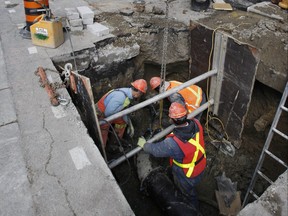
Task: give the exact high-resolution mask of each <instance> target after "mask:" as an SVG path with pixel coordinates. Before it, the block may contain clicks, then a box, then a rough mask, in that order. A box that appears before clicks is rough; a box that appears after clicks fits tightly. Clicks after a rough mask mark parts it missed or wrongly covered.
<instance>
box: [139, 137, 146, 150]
mask: <svg viewBox="0 0 288 216" xmlns="http://www.w3.org/2000/svg"><path fill="white" fill-rule="evenodd" d="M145 143H146V139H145V138H144V137H143V136H141V137H139V138H138V142H137V145H138V146H139V147H141V148H143V146H144V144H145Z"/></svg>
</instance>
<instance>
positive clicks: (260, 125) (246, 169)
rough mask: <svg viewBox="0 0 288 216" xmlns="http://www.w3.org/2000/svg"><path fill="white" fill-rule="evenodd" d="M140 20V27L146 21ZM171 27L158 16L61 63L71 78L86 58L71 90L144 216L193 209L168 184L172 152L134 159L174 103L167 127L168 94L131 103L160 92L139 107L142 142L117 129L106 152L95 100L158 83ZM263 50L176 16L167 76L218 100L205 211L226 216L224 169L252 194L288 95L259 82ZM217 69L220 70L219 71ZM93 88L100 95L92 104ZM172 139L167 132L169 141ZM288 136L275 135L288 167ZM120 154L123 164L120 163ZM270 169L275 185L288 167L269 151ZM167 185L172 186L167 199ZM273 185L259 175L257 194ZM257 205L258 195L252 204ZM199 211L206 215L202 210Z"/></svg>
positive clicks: (209, 125) (207, 119)
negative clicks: (220, 180)
mask: <svg viewBox="0 0 288 216" xmlns="http://www.w3.org/2000/svg"><path fill="white" fill-rule="evenodd" d="M108 17H109V16H107V19H108ZM139 19H141V18H139ZM134 22H135V23H137V22H139V23H140V21H139V20H137V21H135V20H134ZM135 23H133V25H135ZM139 23H138V24H139ZM164 31H165V20H162V19H155V20H154V19H151V20H150V22H149V23H146V25H144V26H143V28H140V30H139V32H138V35H137V37H136V36H135V35H134V34H131V33H127V34H126V33H125V32H121V33H120V34H119V35H118V37H116V38H107V39H104V40H102V41H100V42H98V43H95V48H94V49H86V50H82V51H77V52H75V57H73V56H71V55H65V56H58V57H54V58H53V59H52V60H53V63H54V65H55V67H56V68H57V69H58V71H59V72H60V74H62V75H63V68H65V65H67V63H71V64H72V65H73V69H74V68H75V63H76V65H77V66H76V68H77V70H78V74H76V73H73V76H74V79H75V80H76V81H75V86H74V88H73V87H72V85H70V86H69V87H68V88H67V89H68V91H69V93H70V95H71V98H72V100H73V103H74V104H75V106H76V107H77V109H78V112H79V113H80V115H81V118H82V121H83V122H84V124H85V125H86V127H87V129H88V132H89V135H90V136H91V137H92V138H93V140H94V142H95V144H96V145H97V147H98V149H99V151H100V152H101V153H102V155H103V159H105V160H107V164H108V166H109V167H110V168H111V170H112V172H113V175H114V176H115V178H116V180H117V182H118V184H119V186H120V187H121V189H122V192H123V194H124V195H125V197H126V199H127V200H128V202H129V204H130V206H131V208H132V209H133V211H134V213H135V215H137V216H138V215H139V216H141V215H147V214H150V215H186V214H185V211H186V210H187V211H189V206H188V207H187V206H186V205H184V206H183V200H182V198H181V196H179V197H177V198H175V197H174V198H173V194H174V193H175V191H174V190H172V189H171V187H173V186H171V185H170V182H169V181H168V180H167V179H166V180H167V185H164V184H163V181H164V182H165V177H163V175H162V174H163V173H165V175H164V176H166V177H167V176H168V177H169V169H168V170H167V167H168V159H167V158H164V159H156V158H153V157H152V156H148V155H147V154H145V153H144V154H143V151H140V150H139V151H137V154H135V153H134V154H133V155H131V156H129V157H128V156H127V155H126V154H127V153H129V152H131V151H133V150H135V148H137V139H138V137H139V136H144V137H146V139H147V140H149V139H151V138H152V137H153V136H155V135H156V134H157V133H161V128H163V129H165V128H167V127H169V126H170V123H169V119H168V118H167V111H168V107H169V106H168V105H169V103H167V101H165V99H164V109H163V119H162V120H161V122H162V124H161V125H160V123H159V116H160V113H159V107H158V105H157V101H159V100H160V99H162V98H161V95H160V97H159V95H158V96H157V95H155V93H153V92H151V90H150V89H149V90H148V92H147V94H145V95H144V96H143V97H142V98H141V99H140V100H138V101H135V102H133V104H132V105H131V106H130V107H131V108H132V107H133V106H134V105H138V104H141V102H145V101H147V100H148V101H149V100H150V101H151V98H154V100H155V101H153V103H151V102H150V103H147V104H145V106H143V107H141V109H137V110H133V112H131V113H129V115H130V117H131V119H132V122H133V125H134V127H135V135H134V136H133V138H130V137H129V136H128V135H126V134H125V135H124V137H123V139H121V140H118V139H117V138H115V136H113V131H111V134H110V139H109V141H108V145H107V147H106V149H105V150H104V151H103V147H102V146H101V140H99V134H98V133H97V131H98V128H97V124H99V122H98V121H97V119H95V116H94V115H95V110H94V109H93V103H95V102H97V101H98V100H99V99H100V98H101V97H102V95H104V94H105V93H106V92H108V91H109V90H111V89H115V88H119V87H128V86H130V83H131V82H132V81H133V80H136V79H139V78H143V79H145V80H146V81H147V82H149V80H150V78H151V77H153V76H160V71H161V64H163V59H162V58H161V57H162V56H163V52H162V51H163V38H164V37H163V34H164ZM239 53H240V54H239ZM259 53H260V50H258V49H257V48H255V47H253V46H251V45H249V44H247V43H243V44H242V43H240V42H239V41H238V40H236V39H235V38H233V37H231V36H229V35H227V34H226V33H223V32H220V33H219V32H216V34H215V32H214V31H213V30H211V29H210V28H207V27H205V26H202V25H199V24H198V23H193V22H191V23H190V25H189V27H187V26H185V25H183V24H182V23H180V22H176V21H175V22H170V23H169V28H168V46H167V51H165V52H164V54H165V57H166V60H165V61H166V62H165V66H166V80H177V81H181V82H183V83H184V82H188V81H191V80H195V84H197V85H199V86H200V87H202V89H203V90H205V92H206V93H207V96H208V98H207V99H211V100H209V102H210V103H208V104H206V107H205V108H204V109H203V110H204V112H203V115H202V118H201V123H202V126H203V128H204V129H205V142H206V152H207V167H206V171H205V175H204V177H203V179H202V181H201V183H200V184H199V185H198V186H197V191H198V198H199V201H200V212H201V213H202V214H203V215H219V214H220V208H219V203H218V202H217V199H216V196H215V191H217V190H218V187H217V181H216V177H220V176H222V175H223V173H225V175H226V177H227V178H229V179H231V181H232V182H237V189H236V191H237V192H239V198H240V200H241V201H243V200H244V197H245V195H246V192H247V189H248V187H249V184H250V181H251V177H252V174H253V172H254V169H255V167H256V165H257V162H258V160H259V157H260V154H261V151H262V148H263V145H264V143H265V140H266V137H267V134H268V132H269V129H270V126H271V123H272V121H273V119H274V115H275V112H276V109H277V107H278V105H279V102H280V99H281V96H282V92H281V91H279V90H278V89H275V88H271V87H270V86H267V85H265V84H263V82H261V81H262V80H260V81H259V80H258V78H257V73H259V71H257V70H260V69H259V68H261V67H263V66H261V64H262V65H263V62H261V61H260V60H259V57H258V55H259ZM235 54H238V55H235ZM259 65H260V66H259ZM162 67H163V65H162ZM73 69H72V71H73ZM212 69H214V70H216V73H215V71H214V72H213V70H212ZM211 71H212V72H213V73H211ZM207 72H208V73H209V72H210V73H211V74H209V76H207V77H205V79H201V80H197V77H199V76H200V77H201V76H203V74H204V75H205V74H206V73H207ZM79 75H80V76H79ZM82 76H83V77H84V78H83V77H82ZM62 77H63V76H62ZM85 77H87V78H89V80H90V83H91V86H89V85H88V91H87V89H86V88H87V85H86V82H85V81H83V80H86V81H87V79H86V78H85ZM216 77H217V79H216ZM63 79H64V78H63ZM187 86H188V85H187ZM90 90H91V92H92V93H93V100H94V101H93V100H92V101H91V100H90V99H91V98H90V97H89V96H91V94H90V92H89V91H90ZM211 95H212V96H211ZM209 105H210V106H209ZM286 107H287V101H286ZM138 108H140V107H138ZM207 108H208V109H207ZM283 115H284V116H283V117H281V119H280V121H279V129H281V131H284V132H285V131H286V132H287V125H288V124H287V120H288V118H287V113H284V114H283ZM163 136H165V134H163ZM163 136H161V137H158V138H159V139H161V138H162V137H163ZM225 141H226V142H225ZM285 142H286V140H285V139H283V138H282V137H280V136H279V137H278V136H276V137H274V138H273V143H274V144H273V146H271V148H272V149H271V152H273V154H275V155H276V156H277V157H278V158H281V159H282V160H283V161H284V162H285V163H286V164H287V158H288V150H287V147H285ZM227 143H228V144H227ZM231 148H232V149H231ZM119 158H122V160H120V161H119ZM111 164H112V165H111ZM262 169H263V171H265V172H266V175H268V176H269V178H270V179H271V180H272V181H275V180H276V179H277V178H278V176H279V175H281V174H282V173H283V172H285V170H286V169H285V167H284V166H281V165H279V164H278V163H277V162H275V161H274V160H272V159H271V158H269V157H268V158H267V160H266V161H265V162H264V164H263V168H262ZM163 178H164V180H163ZM161 184H163V185H161ZM157 185H158V186H159V187H157ZM161 186H163V187H164V189H165V191H166V192H167V193H165V194H164V195H163V190H164V189H163V188H161ZM268 186H269V183H268V182H267V181H265V180H261V179H259V181H257V182H256V184H255V187H254V191H255V193H256V194H262V193H263V192H264V191H265V190H266V189H267V187H268ZM167 188H169V189H171V191H169V190H167ZM167 194H168V195H167ZM165 196H166V197H165ZM218 201H219V200H218ZM252 201H254V199H249V200H248V202H252ZM172 203H173V204H172ZM171 206H172V210H171ZM240 208H241V205H240V206H239V205H236V207H235V209H233V211H235V212H238V211H239V210H240ZM175 209H176V210H175ZM191 211H193V210H191ZM194 214H195V215H196V212H194ZM194 214H193V215H194Z"/></svg>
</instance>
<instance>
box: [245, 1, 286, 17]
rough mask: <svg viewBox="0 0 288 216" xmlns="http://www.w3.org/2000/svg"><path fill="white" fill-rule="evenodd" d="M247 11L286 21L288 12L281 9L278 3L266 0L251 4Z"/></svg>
mask: <svg viewBox="0 0 288 216" xmlns="http://www.w3.org/2000/svg"><path fill="white" fill-rule="evenodd" d="M247 11H248V12H252V13H256V14H259V15H261V16H264V17H268V18H272V19H276V20H280V21H284V19H285V16H286V17H287V14H285V12H283V11H281V10H279V7H278V6H277V5H275V4H272V3H271V2H265V1H263V2H260V3H257V4H253V5H251V6H249V7H248V8H247Z"/></svg>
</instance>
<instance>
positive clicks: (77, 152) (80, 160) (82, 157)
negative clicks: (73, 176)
mask: <svg viewBox="0 0 288 216" xmlns="http://www.w3.org/2000/svg"><path fill="white" fill-rule="evenodd" d="M69 153H70V155H71V158H72V160H73V162H74V165H75V167H76V169H77V170H80V169H83V168H84V167H85V166H89V165H91V162H90V161H89V159H88V158H87V156H86V153H85V151H84V149H83V148H82V147H79V146H77V147H75V148H73V149H71V150H69Z"/></svg>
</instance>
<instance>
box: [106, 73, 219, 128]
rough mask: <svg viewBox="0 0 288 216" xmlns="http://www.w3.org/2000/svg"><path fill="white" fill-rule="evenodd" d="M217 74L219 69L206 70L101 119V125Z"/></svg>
mask: <svg viewBox="0 0 288 216" xmlns="http://www.w3.org/2000/svg"><path fill="white" fill-rule="evenodd" d="M215 74H217V70H216V69H213V70H210V71H208V72H206V73H205V74H202V75H200V76H198V77H195V78H193V79H191V80H189V81H187V82H185V83H183V84H181V85H179V86H177V87H175V88H172V89H170V90H168V91H165V92H163V93H161V94H159V95H156V96H154V97H152V98H150V99H148V100H146V101H143V102H141V103H139V104H136V105H134V106H132V107H130V108H127V109H125V110H122V111H121V112H118V113H115V114H114V115H111V116H109V117H107V118H105V119H104V121H100V125H103V124H105V123H106V121H112V120H114V119H117V118H119V117H122V116H124V115H127V114H129V113H132V112H134V111H136V110H138V109H141V108H143V107H145V106H148V105H149V104H152V103H154V102H157V101H159V100H161V99H163V98H166V97H168V96H170V95H172V94H174V93H176V92H178V91H179V90H181V89H184V88H186V87H188V86H191V85H193V84H195V83H197V82H200V81H201V80H204V79H207V78H208V77H210V76H213V75H215ZM198 109H199V108H198Z"/></svg>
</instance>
